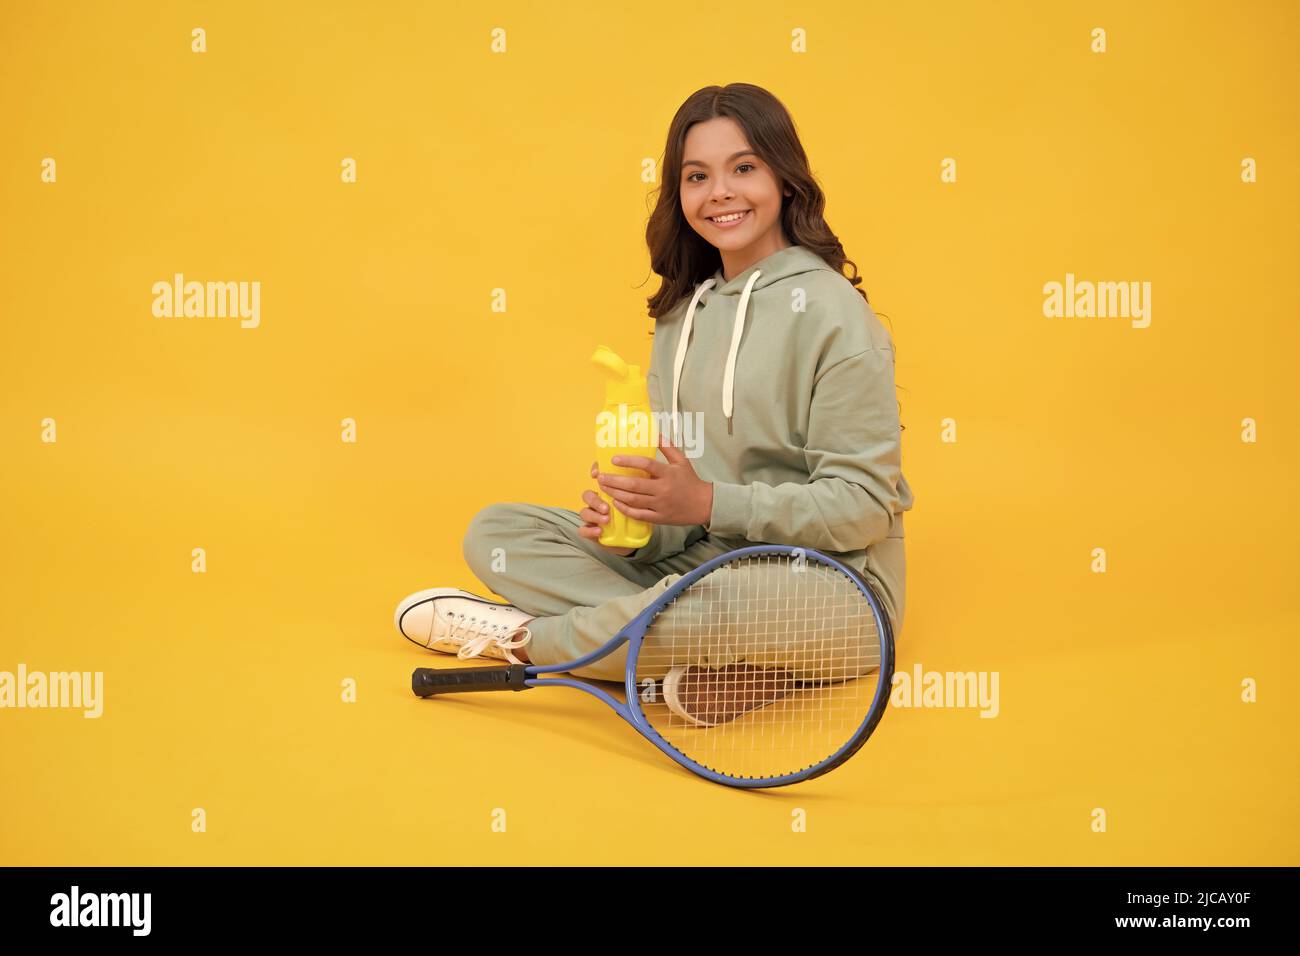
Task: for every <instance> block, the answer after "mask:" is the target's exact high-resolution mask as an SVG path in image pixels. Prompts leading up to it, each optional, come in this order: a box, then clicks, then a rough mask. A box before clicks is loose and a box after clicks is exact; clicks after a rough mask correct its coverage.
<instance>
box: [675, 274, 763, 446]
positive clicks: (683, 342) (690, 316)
mask: <svg viewBox="0 0 1300 956" xmlns="http://www.w3.org/2000/svg"><path fill="white" fill-rule="evenodd" d="M762 274H763V273H762V272H761V271H759V270H757V269H755V270H754V272H753V274H752V275H751V276H750V277H749V281H748V282H746V283H745V290H744V291H743V292H742V293H741V294H740V304H739V305H738V306H736V320H735V324H734V325H733V326H732V330H731V348H730V349H729V350H728V351H727V367H726V371H724V372H723V374H722V414H723V415H725V416H726V418H727V434H728V435H730V434H731V418H732V414H731V413H732V408H733V398H734V393H735V385H736V354H737V353H738V352H739V351H740V337H741V335H743V334H744V331H745V312H746V310H747V308H748V307H749V293H750V291H751V290H752V289H753V288H754V283H755V282H756V281H757V280H758V277H759V276H760V275H762ZM713 281H714V280H713V279H705V280H704V281H703V282H701V283H700V287H699V288H698V289H696V290H695V296H694V297H693V298H692V299H691V305H690V308H688V309H687V310H686V321H685V322H684V323H683V324H682V335H681V338H680V339H678V340H677V355H676V356H675V357H674V358H673V417H672V419H671V421H672V427H673V435H674V439H675V440H674V442H673V444H675V445H677V446H678V447H680V446H681V443H680V440H679V439H680V436H679V435H678V431H677V429H678V425H677V388H678V386H679V385H680V384H681V377H682V363H683V362H685V361H686V348H687V346H688V345H689V344H690V338H691V328H692V326H693V324H694V322H695V307H696V306H697V305H698V304H699V302H700V296H702V295H704V293H705V292H706V291H707V290H708V289H711V288H712V287H713Z"/></svg>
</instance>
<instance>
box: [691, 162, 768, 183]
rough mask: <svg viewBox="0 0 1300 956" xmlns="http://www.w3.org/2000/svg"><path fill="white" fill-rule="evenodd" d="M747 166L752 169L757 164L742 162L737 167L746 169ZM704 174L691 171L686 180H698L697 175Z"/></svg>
mask: <svg viewBox="0 0 1300 956" xmlns="http://www.w3.org/2000/svg"><path fill="white" fill-rule="evenodd" d="M745 167H749V168H750V169H754V168H755V166H754V164H753V163H741V164H740V165H739V166H737V167H736V168H737V169H744V168H745ZM703 175H704V174H703V173H691V174H690V175H689V176H687V177H686V181H687V182H688V183H693V182H695V181H696V180H695V177H696V176H703Z"/></svg>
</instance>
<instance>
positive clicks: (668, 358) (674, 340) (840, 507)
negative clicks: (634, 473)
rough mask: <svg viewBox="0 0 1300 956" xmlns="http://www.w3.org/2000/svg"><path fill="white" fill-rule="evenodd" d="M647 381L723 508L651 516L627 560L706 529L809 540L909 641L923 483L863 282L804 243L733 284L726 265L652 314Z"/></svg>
mask: <svg viewBox="0 0 1300 956" xmlns="http://www.w3.org/2000/svg"><path fill="white" fill-rule="evenodd" d="M647 384H648V385H649V389H650V405H651V408H653V409H654V411H655V412H658V413H670V414H672V416H673V417H672V418H671V419H670V421H673V422H677V423H678V424H677V428H678V431H677V433H676V434H677V438H678V441H677V442H676V444H677V445H678V447H679V448H682V449H683V450H684V451H686V452H687V454H688V458H689V460H690V462H691V464H692V466H693V467H694V469H695V473H696V474H697V475H698V476H699V477H700V478H701V479H703V480H705V481H710V482H712V483H713V512H712V514H711V515H710V517H709V521H708V523H707V524H704V525H695V526H686V525H653V526H652V528H653V530H652V534H651V538H650V541H649V542H648V543H647V544H646V545H644V546H643V547H642V548H640V549H639V550H638V551H636V552H634V553H633V554H632V555H630V556H629V557H628V560H629V561H635V562H650V561H655V560H658V559H660V558H664V557H667V556H669V555H672V554H676V553H678V552H680V551H682V550H684V549H685V548H687V547H689V546H690V545H691V544H694V543H695V542H696V541H698V540H699V539H700V538H702V537H703V536H704V535H705V534H706V533H708V534H710V535H713V536H715V537H720V538H722V539H723V540H724V541H728V542H731V544H732V546H734V547H737V548H739V547H744V546H746V545H750V544H762V543H768V544H788V545H794V546H797V547H805V548H812V549H814V550H817V551H822V552H824V553H826V554H829V555H832V556H833V557H837V558H839V559H840V560H842V561H844V563H845V564H849V565H851V566H853V567H855V568H857V569H858V570H859V571H861V572H863V573H864V574H865V575H866V576H867V578H868V580H870V581H871V582H872V584H873V585H875V586H876V589H877V593H878V594H879V595H880V597H881V599H882V601H883V602H884V603H885V605H886V610H887V612H888V614H889V617H890V622H891V624H892V625H893V628H894V633H895V635H896V636H897V634H898V633H899V630H900V629H901V627H902V622H903V610H904V591H905V561H904V549H903V512H905V511H907V510H908V509H910V508H911V507H912V491H911V488H910V487H909V486H908V484H907V481H906V480H905V479H904V478H903V474H902V444H901V432H900V429H899V420H898V400H897V397H896V396H895V394H894V346H893V341H892V339H891V337H890V335H889V332H888V331H887V330H886V329H885V327H884V326H883V325H882V324H881V323H880V320H879V319H877V318H876V315H875V312H874V311H873V310H872V309H871V306H870V305H868V304H867V302H866V301H865V300H864V299H863V298H862V295H861V293H859V292H858V291H857V290H856V289H855V288H854V287H853V285H852V283H850V282H849V280H848V279H846V278H845V277H844V276H843V275H842V274H841V273H839V272H837V271H835V270H834V269H832V268H831V267H830V266H829V265H827V263H826V262H825V260H823V259H822V258H821V257H820V256H818V255H817V254H816V253H815V252H813V251H812V250H811V249H808V248H807V247H805V246H798V245H795V246H788V247H786V248H785V249H781V250H779V251H777V252H774V253H772V254H771V255H769V256H767V257H766V258H764V259H762V260H760V261H759V262H756V263H754V265H752V266H750V267H749V268H748V269H746V270H745V271H743V272H741V273H739V274H738V275H736V276H733V277H732V278H731V280H730V281H724V279H723V277H722V270H721V269H719V270H718V271H717V272H715V273H714V275H713V276H712V278H710V279H706V280H705V281H704V282H702V283H700V285H699V286H698V287H697V288H696V290H695V292H694V294H693V295H690V296H684V297H683V299H682V300H681V301H680V302H679V303H678V304H677V305H675V306H674V307H673V308H672V309H671V310H669V311H668V312H666V313H665V314H663V315H662V316H660V317H659V318H658V320H657V321H656V322H655V334H654V345H653V349H652V353H651V359H650V371H649V374H648V376H647ZM695 413H702V417H703V421H702V433H699V430H698V429H697V430H696V433H695V434H694V435H693V433H692V432H691V431H690V430H689V429H690V428H691V426H692V425H693V424H694V423H695V421H697V420H698V419H697V416H696V414H695ZM678 416H682V418H680V419H679V418H678ZM687 418H690V419H691V421H686V420H685V419H687ZM671 434H672V433H671V432H669V431H667V430H665V437H670V436H671ZM692 435H693V437H692ZM693 447H698V448H699V449H700V453H699V455H698V457H690V455H691V454H692V448H693ZM658 457H659V459H660V460H664V459H663V453H662V452H659V453H658Z"/></svg>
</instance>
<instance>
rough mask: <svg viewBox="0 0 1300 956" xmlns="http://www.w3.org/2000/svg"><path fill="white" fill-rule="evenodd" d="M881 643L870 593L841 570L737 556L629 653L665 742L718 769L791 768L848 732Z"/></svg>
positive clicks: (795, 559)
mask: <svg viewBox="0 0 1300 956" xmlns="http://www.w3.org/2000/svg"><path fill="white" fill-rule="evenodd" d="M881 652H882V648H881V634H880V631H879V628H878V625H877V622H876V618H875V614H874V612H873V610H872V607H871V605H870V602H869V601H868V600H867V598H866V596H865V595H864V594H863V593H862V591H861V589H860V588H859V586H858V584H857V582H855V581H854V580H853V579H851V578H850V577H849V576H848V575H846V574H845V573H844V572H843V571H841V570H839V569H838V568H835V567H833V566H831V565H828V564H824V563H821V562H819V561H814V560H811V559H808V558H805V557H804V556H802V555H794V554H789V553H784V552H782V553H774V554H758V555H746V556H744V557H742V558H738V559H736V560H734V561H731V562H728V563H726V564H723V565H721V566H719V567H718V568H716V569H714V570H713V571H711V572H710V573H709V574H707V575H705V576H704V577H703V578H701V579H700V580H699V581H697V582H695V584H693V585H692V586H691V587H689V588H687V589H686V590H685V591H683V592H682V593H681V594H680V595H678V596H677V598H676V600H674V601H673V602H672V603H670V604H669V605H667V606H666V607H664V608H663V609H662V610H661V611H660V613H659V614H658V615H657V616H656V618H655V619H654V620H653V621H652V622H651V625H650V627H649V628H648V630H647V632H646V634H645V636H644V638H643V640H642V642H641V646H640V649H639V652H638V655H637V662H636V674H637V680H638V685H639V686H641V687H642V688H644V689H645V692H644V693H643V694H641V695H640V704H641V708H642V712H643V713H644V714H645V716H646V719H647V720H648V721H649V723H650V724H651V726H653V727H654V728H655V729H656V730H657V731H658V732H659V733H660V734H661V736H663V737H664V739H665V740H666V741H667V742H668V743H669V744H671V745H672V746H674V747H676V748H677V749H678V750H680V751H681V752H682V753H683V754H685V755H686V756H688V757H690V758H691V759H692V760H694V761H695V762H697V763H700V764H702V765H704V766H707V767H709V768H710V769H713V770H715V771H716V772H718V773H725V774H729V775H734V776H747V777H756V776H776V775H781V774H785V773H792V772H795V771H797V770H801V769H803V768H805V767H807V766H811V765H813V764H815V763H819V762H821V761H823V760H825V759H826V758H827V757H829V756H831V755H833V754H834V753H835V752H836V751H838V750H839V749H840V748H841V747H843V746H844V745H845V744H846V743H847V742H848V741H849V740H851V739H852V738H853V737H854V736H855V734H856V733H857V731H858V730H859V728H860V727H861V725H862V723H863V720H864V717H865V715H866V714H867V712H868V711H869V709H870V707H871V705H872V702H873V700H874V698H875V695H876V688H877V684H878V673H879V667H880V661H881Z"/></svg>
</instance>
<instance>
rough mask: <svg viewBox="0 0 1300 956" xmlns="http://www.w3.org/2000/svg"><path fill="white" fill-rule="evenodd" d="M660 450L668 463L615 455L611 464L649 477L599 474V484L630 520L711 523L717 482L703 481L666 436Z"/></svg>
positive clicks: (661, 437) (656, 522)
mask: <svg viewBox="0 0 1300 956" xmlns="http://www.w3.org/2000/svg"><path fill="white" fill-rule="evenodd" d="M659 450H660V451H662V452H663V453H664V457H665V458H667V459H668V463H667V464H664V463H663V462H661V461H660V460H659V459H657V458H646V457H644V456H642V455H615V456H614V457H613V458H611V459H610V461H611V462H612V463H613V464H615V465H623V466H624V467H627V468H640V469H641V470H642V471H645V472H648V473H649V475H650V477H649V478H634V477H632V476H631V475H605V474H600V475H597V478H596V480H597V482H598V483H599V484H600V488H601V490H602V491H604V492H605V493H606V494H608V495H610V496H612V497H613V499H614V507H616V508H617V509H618V510H619V511H621V512H623V513H624V514H625V515H627V516H628V517H629V518H635V519H637V520H638V521H649V522H651V523H653V524H677V525H694V524H708V523H709V519H710V518H711V517H712V515H713V482H711V481H703V480H701V479H700V477H699V476H698V475H696V474H695V469H694V468H693V467H692V466H691V463H690V462H689V461H687V459H686V456H685V455H684V454H683V453H682V451H681V449H679V448H678V447H677V446H676V445H673V444H672V443H671V442H669V441H668V440H667V439H665V438H664V436H663V435H662V434H660V436H659Z"/></svg>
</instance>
